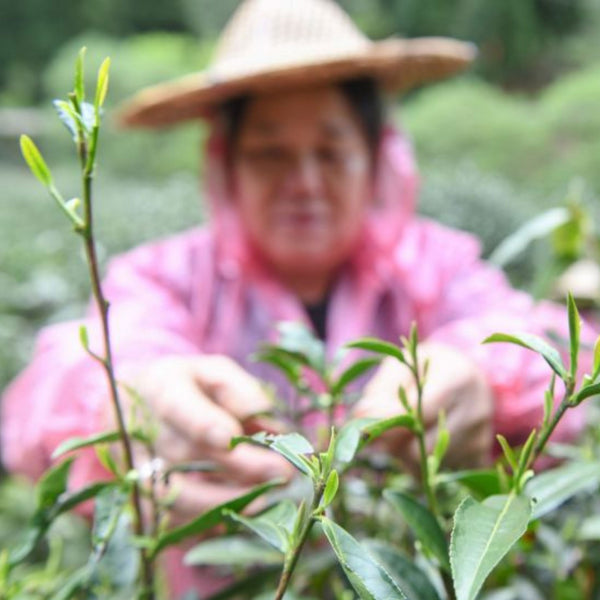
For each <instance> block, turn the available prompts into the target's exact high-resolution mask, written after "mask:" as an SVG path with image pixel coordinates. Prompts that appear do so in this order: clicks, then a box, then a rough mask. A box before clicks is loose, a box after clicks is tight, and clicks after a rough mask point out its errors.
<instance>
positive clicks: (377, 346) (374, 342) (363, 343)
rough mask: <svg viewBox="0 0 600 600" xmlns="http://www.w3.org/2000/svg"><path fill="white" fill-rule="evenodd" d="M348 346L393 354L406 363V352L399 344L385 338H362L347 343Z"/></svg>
mask: <svg viewBox="0 0 600 600" xmlns="http://www.w3.org/2000/svg"><path fill="white" fill-rule="evenodd" d="M346 346H347V347H348V348H358V349H360V350H368V351H369V352H376V353H377V354H383V355H384V356H393V357H394V358H396V359H398V360H399V361H400V362H401V363H406V359H405V358H404V354H403V352H402V350H401V349H400V348H399V347H398V346H396V345H395V344H391V343H389V342H384V341H383V340H379V339H377V338H361V339H359V340H356V341H354V342H350V343H349V344H346Z"/></svg>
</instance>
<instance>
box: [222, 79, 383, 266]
mask: <svg viewBox="0 0 600 600" xmlns="http://www.w3.org/2000/svg"><path fill="white" fill-rule="evenodd" d="M371 180H372V177H371V157H370V154H369V148H368V144H367V141H366V138H365V135H364V133H363V131H362V129H361V126H360V123H359V122H358V120H357V117H356V116H355V114H354V113H353V112H352V109H351V108H350V105H349V104H348V102H347V100H346V99H345V97H344V96H343V94H342V93H341V92H340V91H339V90H338V89H337V88H336V87H335V86H326V87H320V88H313V89H310V90H293V91H285V92H278V93H276V94H271V95H265V96H258V97H256V98H254V99H252V100H251V101H250V103H249V105H248V107H247V111H246V113H245V115H244V119H243V122H242V124H241V127H240V132H239V136H238V139H237V143H236V147H235V148H234V151H233V189H234V197H235V201H236V202H237V204H238V209H239V211H240V215H241V219H242V222H243V223H244V226H245V227H246V229H247V232H248V234H249V237H250V239H251V241H252V242H253V244H254V246H255V247H256V248H257V249H258V250H259V252H260V253H261V254H262V255H263V257H264V258H265V259H266V260H267V261H268V262H269V263H270V264H271V266H272V267H274V268H275V269H276V271H277V272H279V273H282V274H287V275H292V274H295V273H298V274H303V275H310V274H312V273H315V274H323V273H327V274H329V275H331V273H332V272H333V271H334V270H335V269H336V268H337V267H338V266H339V265H340V264H341V263H342V262H343V261H344V260H345V259H347V258H348V256H349V255H350V254H351V253H352V251H353V249H354V248H355V245H356V244H357V243H358V239H359V235H360V231H361V228H362V224H363V220H364V213H365V210H366V206H367V203H368V202H369V200H370V196H371Z"/></svg>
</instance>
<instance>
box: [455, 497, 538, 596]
mask: <svg viewBox="0 0 600 600" xmlns="http://www.w3.org/2000/svg"><path fill="white" fill-rule="evenodd" d="M530 515H531V506H530V501H529V499H528V498H525V497H524V496H518V495H516V494H510V495H508V496H490V497H489V498H486V499H485V500H484V501H483V502H481V503H479V502H477V501H475V500H473V498H471V497H469V496H467V498H465V499H464V500H463V502H462V503H461V504H460V506H459V507H458V510H457V511H456V513H455V515H454V528H453V530H452V538H451V541H450V562H451V565H452V577H453V580H454V587H455V590H456V598H457V600H474V599H475V598H476V597H477V594H478V593H479V590H480V589H481V586H482V585H483V583H484V582H485V580H486V578H487V577H488V575H489V574H490V572H491V571H492V569H493V568H494V567H495V566H496V565H497V564H498V563H499V562H500V560H501V559H502V558H503V557H504V556H505V554H506V553H507V552H508V551H509V550H510V549H511V548H512V546H513V545H514V544H515V543H516V542H517V540H518V539H519V538H520V537H521V536H522V535H523V534H524V533H525V531H526V530H527V524H528V522H529V518H530Z"/></svg>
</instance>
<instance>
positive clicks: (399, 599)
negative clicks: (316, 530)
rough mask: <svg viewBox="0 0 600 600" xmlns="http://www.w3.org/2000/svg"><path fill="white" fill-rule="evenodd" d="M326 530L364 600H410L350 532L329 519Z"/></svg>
mask: <svg viewBox="0 0 600 600" xmlns="http://www.w3.org/2000/svg"><path fill="white" fill-rule="evenodd" d="M321 526H322V527H323V531H324V532H325V535H326V536H327V539H328V540H329V543H330V544H331V547H332V548H333V551H334V552H335V554H336V556H337V558H338V561H339V562H340V564H341V566H342V569H344V573H345V574H346V577H348V580H349V581H350V584H351V585H352V587H353V588H354V590H355V591H356V593H357V594H358V596H359V598H360V599H361V600H406V596H405V595H404V593H403V591H402V590H401V589H400V588H399V587H398V585H397V584H396V582H395V581H394V580H393V579H392V577H391V576H390V574H389V573H388V572H387V571H386V570H385V568H384V567H382V566H381V565H380V564H379V563H378V562H377V561H376V559H375V558H373V557H372V556H371V554H369V552H367V551H366V549H365V548H364V546H362V545H361V544H359V543H358V542H357V541H356V540H355V539H354V538H353V537H352V536H351V535H350V534H349V533H348V532H347V531H346V530H344V529H342V528H341V527H340V526H339V525H337V524H336V523H334V522H333V521H330V520H329V519H327V518H326V517H323V518H322V519H321Z"/></svg>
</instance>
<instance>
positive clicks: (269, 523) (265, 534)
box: [226, 500, 297, 554]
mask: <svg viewBox="0 0 600 600" xmlns="http://www.w3.org/2000/svg"><path fill="white" fill-rule="evenodd" d="M296 510H297V509H296V505H295V504H294V503H293V502H292V501H291V500H283V501H282V502H279V503H278V504H276V505H275V506H272V507H271V508H269V509H267V510H266V511H264V512H262V513H260V514H259V515H257V516H255V517H245V516H244V515H240V514H236V513H234V512H230V511H227V513H226V514H227V516H228V517H229V518H230V519H232V520H234V521H237V522H238V523H241V524H242V525H244V526H245V527H247V528H248V529H250V530H251V531H253V532H254V533H256V534H257V535H258V536H260V537H261V538H262V539H263V540H265V542H267V543H268V544H270V545H271V546H273V547H274V548H276V549H277V550H279V551H280V552H283V553H284V554H286V553H287V551H288V550H289V545H290V534H291V531H292V529H293V527H294V522H295V519H296Z"/></svg>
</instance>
